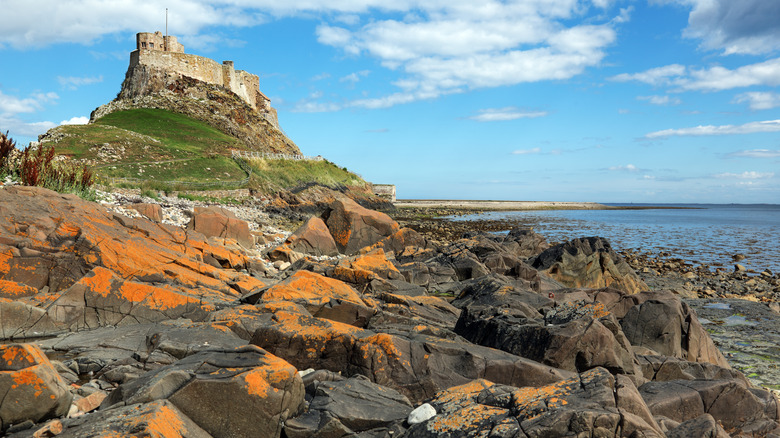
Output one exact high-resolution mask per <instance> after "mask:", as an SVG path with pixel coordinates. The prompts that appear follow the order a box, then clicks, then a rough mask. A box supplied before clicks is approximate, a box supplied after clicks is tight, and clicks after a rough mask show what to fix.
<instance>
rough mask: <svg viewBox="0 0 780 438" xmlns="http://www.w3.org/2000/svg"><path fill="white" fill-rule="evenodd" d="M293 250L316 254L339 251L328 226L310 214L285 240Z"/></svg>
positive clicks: (328, 254) (327, 254)
mask: <svg viewBox="0 0 780 438" xmlns="http://www.w3.org/2000/svg"><path fill="white" fill-rule="evenodd" d="M286 243H287V244H288V245H289V246H290V248H291V249H292V250H293V251H297V252H300V253H304V254H311V255H316V256H322V255H326V256H334V255H337V254H338V253H339V249H338V248H337V247H336V242H335V241H334V240H333V236H331V235H330V231H329V230H328V226H327V225H325V221H323V220H322V219H321V218H319V217H316V216H312V217H311V218H309V220H307V221H306V222H305V223H304V224H303V225H301V226H300V227H299V228H298V229H297V230H295V232H294V233H292V234H291V235H290V237H288V238H287V242H286Z"/></svg>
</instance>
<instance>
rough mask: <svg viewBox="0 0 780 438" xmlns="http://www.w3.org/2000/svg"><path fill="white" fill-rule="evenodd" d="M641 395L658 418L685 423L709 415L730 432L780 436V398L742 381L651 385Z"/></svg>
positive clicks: (655, 383) (641, 388)
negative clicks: (779, 400)
mask: <svg viewBox="0 0 780 438" xmlns="http://www.w3.org/2000/svg"><path fill="white" fill-rule="evenodd" d="M639 392H640V393H641V394H642V398H643V399H644V400H645V402H646V403H647V406H648V407H649V408H650V411H651V412H652V413H653V415H655V416H663V417H667V418H670V419H672V420H675V421H678V422H680V423H683V422H685V421H688V420H693V419H695V418H698V417H700V416H702V415H704V414H705V413H707V414H710V415H712V416H713V417H714V418H715V420H716V421H718V422H719V423H720V424H722V425H723V427H724V428H725V429H727V430H729V431H736V432H740V433H748V434H755V435H759V436H765V435H767V434H768V433H770V432H771V433H775V434H777V433H778V432H780V424H778V422H777V421H778V419H779V418H780V411H778V402H777V398H776V397H775V396H774V395H773V394H772V393H771V392H770V391H767V390H763V389H758V388H751V387H749V386H748V385H747V384H746V383H745V382H743V381H740V380H674V381H668V382H648V383H645V384H644V385H642V386H641V387H640V388H639ZM731 433H733V432H731Z"/></svg>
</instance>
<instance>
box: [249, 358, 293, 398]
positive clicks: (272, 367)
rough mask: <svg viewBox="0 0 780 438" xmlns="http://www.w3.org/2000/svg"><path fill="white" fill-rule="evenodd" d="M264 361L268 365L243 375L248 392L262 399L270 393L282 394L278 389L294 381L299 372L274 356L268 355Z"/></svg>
mask: <svg viewBox="0 0 780 438" xmlns="http://www.w3.org/2000/svg"><path fill="white" fill-rule="evenodd" d="M264 361H265V362H266V363H265V364H264V365H263V366H261V367H257V368H254V369H252V370H250V371H248V372H246V373H244V374H242V375H241V376H242V377H243V379H244V381H245V382H246V390H247V392H248V393H249V394H251V395H256V396H258V397H261V398H263V397H267V396H268V395H269V393H270V392H274V393H278V392H280V389H277V387H278V386H281V385H280V384H282V383H283V382H285V381H288V380H290V379H292V378H293V377H294V376H295V373H296V372H297V371H296V369H295V367H293V366H292V365H290V364H289V363H288V362H287V361H285V360H284V359H281V358H279V357H276V356H274V355H272V354H266V355H265V356H264Z"/></svg>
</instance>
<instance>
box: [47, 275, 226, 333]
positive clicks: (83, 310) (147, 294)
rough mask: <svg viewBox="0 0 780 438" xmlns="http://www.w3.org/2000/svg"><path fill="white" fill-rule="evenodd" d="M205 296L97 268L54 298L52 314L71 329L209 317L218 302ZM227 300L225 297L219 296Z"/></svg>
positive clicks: (220, 299) (218, 299) (51, 307)
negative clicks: (138, 280) (126, 279)
mask: <svg viewBox="0 0 780 438" xmlns="http://www.w3.org/2000/svg"><path fill="white" fill-rule="evenodd" d="M204 298H205V297H203V296H201V297H197V296H196V295H195V294H187V293H184V292H181V291H178V290H175V289H169V288H165V287H156V286H151V285H149V284H146V283H139V282H134V281H125V280H123V279H121V278H119V277H118V276H117V275H116V274H114V273H113V272H112V271H109V270H108V269H105V268H101V267H96V268H94V269H93V270H92V271H91V272H90V273H88V274H87V275H85V276H84V277H83V278H82V279H80V280H79V281H78V282H77V283H76V284H74V285H73V286H71V287H70V288H69V289H68V290H66V291H65V292H63V293H62V295H61V296H60V297H59V298H58V299H57V300H56V301H54V302H53V303H52V304H51V305H50V306H49V308H48V311H47V312H48V315H49V316H50V317H51V318H52V319H53V320H54V321H57V322H59V323H61V324H63V325H65V326H67V327H69V328H70V329H71V330H79V329H89V328H97V327H104V326H109V325H110V326H116V325H123V324H138V323H141V322H156V321H164V320H168V319H173V318H179V317H184V318H190V319H192V320H196V321H198V320H199V321H202V320H205V319H206V317H207V316H208V312H209V311H211V310H214V305H213V304H209V303H206V302H204V301H206V300H204ZM216 298H217V301H218V302H223V301H224V300H223V299H222V298H221V297H216Z"/></svg>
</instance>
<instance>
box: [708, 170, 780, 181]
mask: <svg viewBox="0 0 780 438" xmlns="http://www.w3.org/2000/svg"><path fill="white" fill-rule="evenodd" d="M774 176H775V174H774V173H773V172H755V171H750V172H742V173H728V172H727V173H718V174H715V175H713V177H715V178H722V179H768V178H772V177H774Z"/></svg>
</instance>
